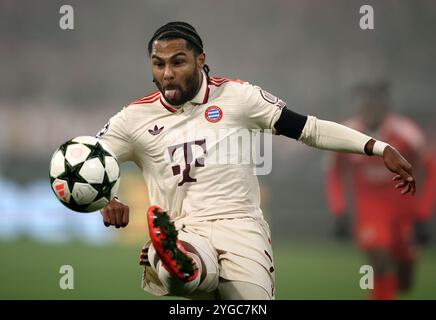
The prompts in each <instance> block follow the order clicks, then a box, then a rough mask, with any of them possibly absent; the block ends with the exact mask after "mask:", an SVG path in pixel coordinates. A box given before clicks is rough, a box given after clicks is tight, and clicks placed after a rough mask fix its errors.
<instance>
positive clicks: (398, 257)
mask: <svg viewBox="0 0 436 320" xmlns="http://www.w3.org/2000/svg"><path fill="white" fill-rule="evenodd" d="M354 93H355V99H356V100H357V101H356V103H357V105H358V108H359V115H358V116H356V117H354V118H352V119H350V120H348V121H346V122H345V124H346V125H347V126H349V127H351V128H354V129H356V130H359V131H365V132H369V133H372V134H373V136H375V137H378V138H380V139H382V140H386V141H389V143H390V144H392V145H393V146H395V147H396V148H397V150H399V151H400V152H401V154H403V155H404V156H405V157H407V159H409V160H410V161H411V163H412V164H413V165H414V167H416V168H420V169H422V170H421V171H422V172H420V173H421V175H420V176H422V177H425V179H424V181H423V185H422V187H421V188H420V191H421V192H419V193H418V194H417V196H415V197H411V196H409V195H408V196H401V195H400V194H399V193H398V192H396V190H395V189H394V188H392V177H391V175H390V174H389V173H388V172H386V170H385V168H384V166H383V163H381V162H380V161H377V159H376V158H374V157H359V156H355V155H346V154H339V153H336V154H334V155H333V156H332V161H331V162H330V167H329V169H328V171H327V176H326V178H327V180H326V194H327V198H328V203H329V207H330V211H331V212H332V213H333V214H334V215H335V217H336V223H335V233H336V236H338V237H345V236H347V234H348V220H349V219H350V217H348V215H347V214H346V213H347V212H348V211H349V210H351V209H353V210H354V211H355V216H354V235H355V238H356V242H357V244H358V246H359V248H360V249H361V250H362V251H363V252H365V254H366V256H367V258H368V261H369V264H370V265H371V266H372V267H373V268H374V273H375V279H374V290H372V291H371V298H372V299H393V298H395V296H396V293H397V291H401V292H405V291H408V290H409V289H410V288H411V286H412V283H413V281H412V280H413V271H414V265H415V260H416V253H415V249H414V246H413V237H412V235H413V231H414V228H413V227H414V226H415V228H416V229H415V230H416V231H417V233H416V235H417V239H418V240H419V241H420V242H421V243H422V244H424V242H426V241H428V234H427V233H426V232H425V228H424V227H425V222H426V221H427V220H428V218H429V216H430V214H431V209H432V208H431V207H432V203H433V201H434V191H433V190H434V185H435V182H436V177H435V171H434V166H433V165H432V157H431V156H430V154H429V152H428V151H429V149H430V148H428V145H427V143H426V142H425V138H424V134H423V132H422V131H421V129H419V127H418V126H417V125H416V124H415V123H414V122H413V121H411V120H409V119H407V118H405V117H402V116H399V115H397V114H394V113H392V112H389V110H388V106H389V97H388V85H387V83H385V82H379V83H372V84H362V85H360V86H358V87H357V88H355V92H354ZM400 185H401V184H400ZM347 190H348V191H349V192H348V193H347V192H346V191H347ZM347 195H348V196H349V198H351V199H352V200H351V199H350V200H351V201H352V203H348V204H347V201H346V198H347V197H346V196H347Z"/></svg>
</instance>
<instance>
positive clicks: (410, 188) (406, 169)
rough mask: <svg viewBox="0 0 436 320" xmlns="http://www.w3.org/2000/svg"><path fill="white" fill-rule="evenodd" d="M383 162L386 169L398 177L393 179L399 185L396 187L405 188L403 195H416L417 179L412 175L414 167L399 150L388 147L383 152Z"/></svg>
mask: <svg viewBox="0 0 436 320" xmlns="http://www.w3.org/2000/svg"><path fill="white" fill-rule="evenodd" d="M383 160H384V162H385V166H386V168H388V169H389V170H390V171H392V172H393V173H396V174H397V175H396V176H395V177H394V178H393V180H394V181H397V182H398V183H397V184H396V185H395V188H396V189H400V188H404V189H403V190H402V191H401V194H406V193H409V192H410V193H411V194H412V195H414V194H415V191H416V185H415V177H414V176H413V173H412V165H411V164H410V163H409V162H408V161H407V160H406V159H404V157H403V156H402V155H401V154H400V153H399V152H398V151H397V149H395V148H393V147H391V146H387V147H386V148H385V150H384V151H383Z"/></svg>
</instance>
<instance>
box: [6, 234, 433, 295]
mask: <svg viewBox="0 0 436 320" xmlns="http://www.w3.org/2000/svg"><path fill="white" fill-rule="evenodd" d="M139 248H140V246H139V247H138V248H136V247H133V246H124V245H111V246H89V245H84V244H82V243H71V244H68V245H46V244H41V243H36V242H32V241H27V240H21V241H15V242H0V258H1V264H0V265H1V267H0V299H155V297H154V296H152V295H150V294H148V293H146V292H144V291H143V290H142V289H141V287H140V283H141V268H140V267H139V265H138V252H139ZM274 249H275V251H274V252H275V260H276V280H277V299H366V297H367V292H365V291H363V290H361V289H360V288H359V279H360V276H361V275H360V274H359V268H360V266H361V265H362V264H364V260H363V257H362V256H361V255H360V254H359V253H358V252H357V251H356V250H355V249H354V248H353V247H352V245H351V244H346V245H344V244H335V243H333V244H327V245H325V244H324V245H322V246H321V245H319V244H307V243H305V244H299V243H293V244H286V243H275V244H274ZM67 264H68V265H71V266H73V268H74V290H61V289H60V287H59V280H60V278H61V276H62V275H61V274H59V269H60V267H61V266H62V265H67ZM435 266H436V252H432V250H431V249H428V250H425V251H422V252H421V253H420V263H419V265H418V272H417V278H416V287H415V289H414V290H413V292H412V293H410V294H407V295H404V296H402V298H404V299H436V277H435V275H434V270H436V268H435Z"/></svg>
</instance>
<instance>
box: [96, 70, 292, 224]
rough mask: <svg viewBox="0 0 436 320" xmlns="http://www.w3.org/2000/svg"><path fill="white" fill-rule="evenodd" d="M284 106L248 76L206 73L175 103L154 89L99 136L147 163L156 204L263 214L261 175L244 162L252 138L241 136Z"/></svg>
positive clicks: (201, 216)
mask: <svg viewBox="0 0 436 320" xmlns="http://www.w3.org/2000/svg"><path fill="white" fill-rule="evenodd" d="M284 106H285V103H284V102H283V101H282V100H280V99H278V98H276V97H275V96H273V95H271V94H269V93H268V92H266V91H264V90H261V89H260V88H259V87H256V86H253V85H251V84H249V83H247V82H242V81H239V80H229V79H225V78H217V77H210V78H207V77H206V75H205V74H204V73H203V81H202V86H201V88H200V90H199V92H198V94H197V95H196V96H195V97H194V98H193V99H192V100H191V101H189V102H187V103H185V104H184V105H183V106H181V107H180V108H178V109H176V108H174V107H172V106H171V105H170V104H169V103H168V102H167V101H166V100H165V98H164V96H163V95H161V93H160V92H159V91H155V92H153V93H151V94H149V95H147V96H145V97H143V98H141V99H139V100H137V101H135V102H133V103H131V104H130V105H129V106H127V107H125V108H123V110H122V111H120V112H119V113H118V114H116V115H115V116H114V117H112V118H111V119H110V121H109V123H108V124H107V125H106V126H105V128H104V129H103V130H102V132H101V134H100V136H101V138H100V139H101V140H102V141H103V142H104V143H105V144H107V145H108V146H109V147H110V149H111V150H112V151H113V152H114V153H115V155H116V157H117V158H118V160H119V162H120V163H122V162H124V161H134V162H135V163H136V164H137V165H138V166H139V167H140V168H141V170H142V173H143V176H144V179H145V183H146V185H147V187H148V190H149V198H150V203H151V204H153V205H159V206H161V207H162V208H164V209H165V210H168V211H169V214H170V215H171V217H172V218H173V219H179V218H182V217H189V218H192V219H198V220H211V219H220V218H237V217H247V216H251V217H253V216H254V217H259V216H261V215H262V211H261V209H260V193H259V185H258V180H257V177H256V176H255V175H254V174H253V163H247V162H246V161H244V159H247V157H248V158H250V155H249V154H248V153H250V152H251V151H252V150H251V144H249V145H248V147H247V144H245V145H244V146H238V147H237V148H236V149H235V148H234V147H235V146H234V141H238V138H237V137H238V136H241V132H243V130H244V129H245V131H250V132H251V131H253V129H272V128H273V125H274V124H275V122H276V121H277V120H278V118H279V117H280V114H281V110H282V109H283V107H284ZM232 138H235V139H236V140H232ZM239 139H240V140H243V138H239ZM232 141H233V142H232ZM232 150H233V151H232ZM235 150H236V151H235ZM241 159H242V160H241Z"/></svg>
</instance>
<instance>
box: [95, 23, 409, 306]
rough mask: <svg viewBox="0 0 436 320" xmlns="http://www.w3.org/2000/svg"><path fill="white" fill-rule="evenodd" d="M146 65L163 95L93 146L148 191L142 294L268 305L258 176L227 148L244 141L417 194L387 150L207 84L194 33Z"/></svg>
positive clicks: (115, 213)
mask: <svg viewBox="0 0 436 320" xmlns="http://www.w3.org/2000/svg"><path fill="white" fill-rule="evenodd" d="M148 54H149V57H150V61H151V71H152V75H153V81H154V83H155V84H156V86H157V88H158V90H157V91H155V92H152V93H150V94H148V95H146V96H144V97H143V98H141V99H138V100H136V101H134V102H132V103H131V104H129V105H128V106H126V107H125V108H123V110H122V111H120V112H119V113H118V114H116V115H115V116H114V117H112V118H111V119H110V121H109V123H108V124H107V125H106V126H105V128H104V129H103V130H102V131H101V132H100V133H99V134H98V136H99V137H100V139H101V141H102V142H103V143H105V144H106V145H107V146H109V148H110V149H112V151H113V152H114V153H115V155H116V157H117V158H118V160H119V162H124V161H134V162H135V163H136V164H137V165H138V167H139V168H140V169H141V170H142V173H143V176H144V180H145V183H146V184H147V187H148V190H149V198H150V202H151V203H152V204H153V205H152V206H151V207H150V208H149V210H148V212H147V219H148V228H149V234H150V241H149V242H148V243H146V244H145V245H144V247H143V250H142V253H141V257H140V263H141V264H142V265H143V266H144V273H143V288H144V290H146V291H148V292H150V293H152V294H155V295H177V296H184V297H188V298H202V299H206V298H217V299H273V298H274V260H273V252H272V248H271V237H270V230H269V227H268V225H267V223H266V222H265V220H264V218H263V214H262V211H261V209H260V203H259V202H260V200H259V199H260V196H259V187H258V181H257V177H256V176H255V174H253V166H254V164H253V163H252V162H250V163H248V164H247V163H246V162H244V161H241V162H236V163H235V161H234V160H235V159H236V160H238V159H239V158H244V159H245V158H247V153H250V152H251V151H252V150H251V149H252V147H251V143H250V144H249V146H248V148H247V146H246V145H245V146H240V147H237V148H236V152H235V151H234V150H235V149H234V148H233V149H232V147H233V146H232V145H226V144H225V141H228V139H229V138H234V137H237V136H238V135H240V134H241V131H244V130H247V131H254V130H257V129H261V130H268V129H270V130H272V132H273V133H274V134H281V135H284V136H287V137H289V138H292V139H296V140H299V141H301V142H303V143H305V144H307V145H309V146H313V147H317V148H321V149H327V150H335V151H345V152H353V153H358V154H363V155H364V156H367V157H369V156H372V155H374V156H376V157H382V158H383V159H380V160H379V161H384V163H385V165H386V167H387V169H389V170H390V171H392V172H394V173H396V176H395V179H396V180H397V182H398V183H399V184H400V185H401V186H402V187H403V188H404V190H403V193H409V192H410V193H414V192H415V178H414V176H413V174H412V167H411V165H410V164H409V163H408V162H407V161H406V160H405V159H404V158H403V157H402V156H401V155H400V154H399V153H398V151H397V150H396V149H395V148H393V147H391V146H389V145H388V144H386V143H384V142H381V141H376V140H374V139H372V138H371V137H369V136H367V135H365V134H362V133H360V132H357V131H355V130H352V129H349V128H347V127H345V126H342V125H340V124H337V123H334V122H329V121H323V120H318V119H317V118H315V117H313V116H305V115H301V114H298V113H296V112H293V111H291V110H289V109H287V108H286V107H285V103H284V102H283V101H282V100H280V99H278V98H277V97H275V96H273V95H272V94H270V93H268V92H266V91H264V90H262V89H260V88H259V87H256V86H253V85H251V84H249V83H247V82H243V81H238V80H229V79H226V78H220V77H211V76H209V67H208V66H207V65H206V64H205V62H206V54H205V52H204V50H203V42H202V40H201V38H200V36H199V35H198V33H197V31H196V30H195V29H194V28H193V27H192V26H191V25H190V24H188V23H185V22H171V23H168V24H166V25H164V26H162V27H160V28H159V29H158V30H157V31H156V32H155V33H154V35H153V36H152V38H151V39H150V41H149V43H148ZM217 147H219V151H216V150H217ZM229 149H230V150H233V151H228V150H229ZM217 152H218V154H219V155H220V157H218V158H219V159H218V160H219V161H215V160H216V159H215V158H216V155H217ZM214 157H215V158H214ZM212 158H214V159H215V160H213V161H212ZM229 159H230V160H229ZM101 212H102V215H103V220H104V223H105V224H106V225H107V226H110V225H113V226H116V227H124V226H126V225H127V223H128V212H129V209H128V206H126V205H125V204H123V203H122V202H121V201H120V200H118V199H114V200H112V201H111V202H110V203H109V204H108V205H107V206H106V207H105V208H103V209H102V211H101Z"/></svg>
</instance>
